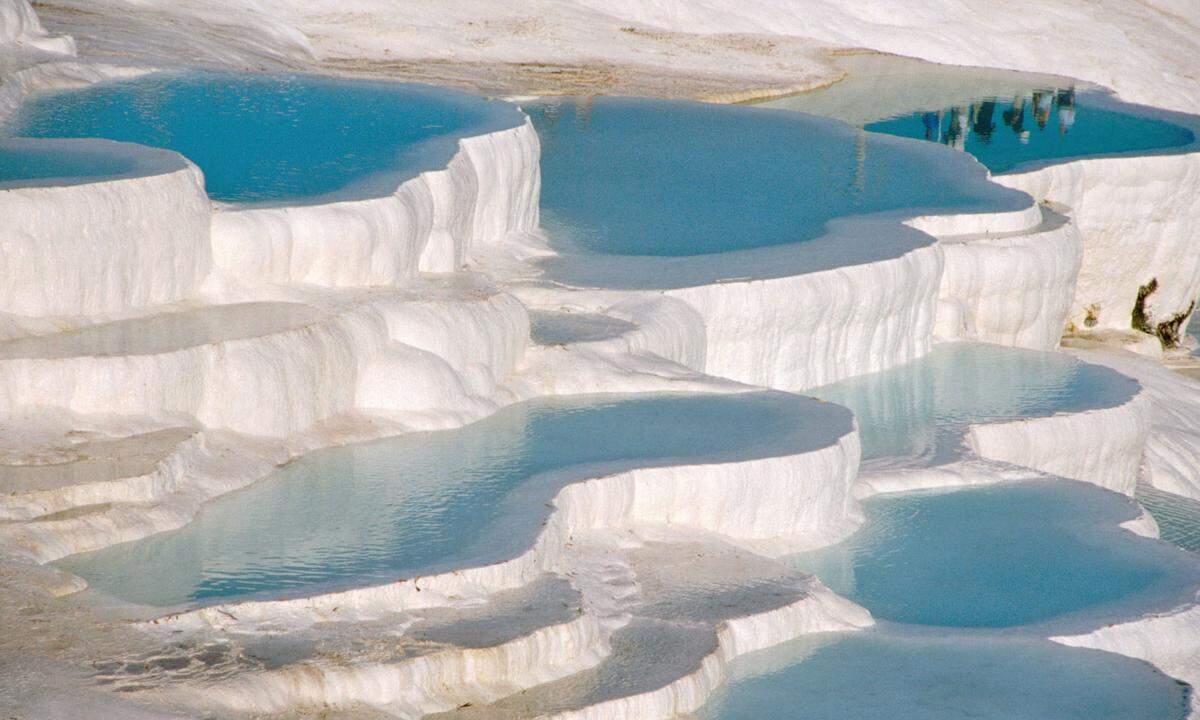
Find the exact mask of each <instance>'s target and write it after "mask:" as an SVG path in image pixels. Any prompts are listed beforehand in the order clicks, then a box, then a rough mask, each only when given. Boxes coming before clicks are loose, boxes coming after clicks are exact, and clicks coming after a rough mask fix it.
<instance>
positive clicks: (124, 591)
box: [59, 392, 851, 605]
mask: <svg viewBox="0 0 1200 720" xmlns="http://www.w3.org/2000/svg"><path fill="white" fill-rule="evenodd" d="M850 428H851V416H850V413H849V411H847V410H846V409H844V408H840V407H837V406H834V405H830V404H828V403H821V402H819V401H816V400H812V399H810V398H802V397H798V396H795V395H788V394H785V393H775V392H763V393H753V394H741V395H681V394H667V395H653V394H651V395H638V396H620V395H607V396H583V397H570V398H558V399H547V400H538V401H533V402H528V403H522V404H519V405H515V406H512V407H509V408H506V409H504V410H501V411H499V412H498V413H496V414H495V415H493V416H491V417H489V418H487V419H485V420H482V421H480V422H477V423H475V424H473V425H469V426H467V427H464V428H461V429H458V430H452V431H444V432H433V433H417V434H412V435H407V436H401V437H397V438H393V439H389V440H385V441H380V442H374V443H367V444H361V445H353V446H348V447H342V448H335V449H330V450H326V451H320V452H315V453H312V454H310V455H308V456H305V457H304V458H302V459H301V460H300V461H298V462H296V463H294V464H292V465H290V466H288V467H286V468H284V469H283V470H281V471H280V472H278V473H276V475H274V476H273V477H271V478H269V479H267V480H265V481H262V482H260V483H258V484H256V485H255V486H253V487H251V488H250V489H248V490H245V491H243V492H239V493H235V494H233V495H230V496H227V497H224V498H221V499H219V500H217V501H215V502H213V503H212V504H211V505H209V506H206V507H205V508H204V509H203V511H202V512H201V513H200V515H199V516H198V517H197V519H196V520H195V521H194V522H193V523H191V524H190V525H188V526H186V527H184V528H183V529H181V530H178V531H175V532H171V533H164V534H161V535H157V536H153V537H150V538H147V539H145V540H142V541H138V542H133V543H127V544H124V545H117V546H114V547H111V548H108V549H105V550H101V551H99V552H95V553H90V554H87V555H80V556H75V557H71V558H67V559H65V560H63V561H62V562H61V563H59V564H60V565H61V566H62V567H64V568H66V569H68V570H70V571H71V572H74V573H77V574H79V575H81V576H82V577H84V578H86V579H87V580H88V582H89V583H91V584H92V585H93V586H94V587H96V588H99V589H101V590H103V591H106V592H108V593H111V594H113V595H116V596H118V597H121V598H125V599H128V600H133V601H137V602H144V603H151V604H158V605H166V604H174V603H180V602H186V601H199V600H205V599H213V598H227V597H232V596H244V595H248V594H252V593H267V594H270V593H279V592H280V591H283V590H287V589H293V590H294V591H295V590H296V589H304V590H306V591H307V590H313V589H316V588H321V587H324V588H328V587H332V586H338V585H342V586H344V585H350V584H355V585H358V584H367V583H371V582H381V581H386V580H392V579H396V578H400V577H411V576H414V575H423V574H429V573H432V572H441V571H447V570H450V569H454V568H460V567H465V566H473V565H477V564H483V563H487V562H494V561H499V560H503V559H508V558H510V557H514V556H515V555H517V554H519V553H520V552H522V551H524V550H526V549H527V548H529V547H530V546H531V545H532V543H533V540H534V538H535V537H536V536H537V533H538V532H539V530H540V529H541V525H542V521H543V520H544V519H545V518H546V516H547V515H548V514H549V512H550V509H549V506H548V503H549V501H550V500H552V499H553V497H554V495H555V493H556V492H557V491H558V489H559V488H561V487H562V486H563V485H564V484H566V483H569V482H572V481H576V480H579V479H581V478H584V477H596V476H598V475H600V474H603V473H605V472H613V471H616V470H619V469H626V468H629V467H634V466H643V467H644V466H654V465H664V464H675V463H686V462H696V461H701V460H704V461H717V462H720V461H733V460H740V459H747V458H755V457H767V456H774V455H784V454H789V453H793V452H801V451H805V450H810V449H816V448H820V447H825V446H827V445H829V444H831V443H832V442H834V441H835V440H836V439H837V438H838V437H840V436H841V435H842V434H844V433H846V432H849V431H850Z"/></svg>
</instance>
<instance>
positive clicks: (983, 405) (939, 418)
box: [809, 343, 1138, 464]
mask: <svg viewBox="0 0 1200 720" xmlns="http://www.w3.org/2000/svg"><path fill="white" fill-rule="evenodd" d="M1137 391H1138V384H1137V382H1136V381H1134V380H1131V379H1130V378H1127V377H1125V376H1124V375H1121V374H1120V373H1118V372H1116V371H1114V370H1110V369H1108V368H1105V367H1100V366H1098V365H1089V364H1087V363H1083V362H1080V361H1079V360H1076V359H1075V358H1073V357H1071V356H1070V355H1067V354H1065V353H1056V352H1039V351H1035V350H1021V349H1018V348H1008V347H1000V346H998V345H985V344H981V343H946V344H940V345H937V346H935V347H934V349H933V352H931V353H929V354H928V355H926V356H925V357H923V358H920V359H918V360H915V361H913V362H910V363H906V364H904V365H901V366H898V367H895V368H892V369H890V370H885V371H883V372H879V373H873V374H870V375H863V376H859V377H856V378H851V379H849V380H844V381H842V382H839V383H835V384H832V385H826V386H824V387H820V388H816V389H814V390H811V391H809V392H810V393H811V394H812V395H815V396H817V397H820V398H822V399H825V400H829V401H830V402H835V403H840V404H842V405H845V406H847V407H849V408H850V409H852V410H853V411H854V414H855V417H856V418H857V419H858V426H859V432H860V435H861V438H862V447H863V458H864V460H868V461H883V460H885V459H886V461H887V462H888V463H892V464H914V463H915V464H933V463H940V462H945V461H949V460H953V459H955V458H957V457H959V456H960V455H961V453H962V438H963V434H964V433H965V432H966V430H967V428H968V427H969V426H970V425H971V424H972V423H980V422H1000V421H1005V420H1015V419H1017V418H1023V417H1037V416H1044V415H1051V414H1053V413H1056V412H1082V411H1084V410H1092V409H1095V408H1098V407H1112V406H1114V405H1119V404H1121V403H1123V402H1126V401H1127V400H1128V399H1129V398H1130V397H1132V396H1133V395H1134V394H1136V393H1137Z"/></svg>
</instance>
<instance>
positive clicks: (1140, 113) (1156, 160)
mask: <svg viewBox="0 0 1200 720" xmlns="http://www.w3.org/2000/svg"><path fill="white" fill-rule="evenodd" d="M1080 102H1087V103H1089V104H1091V105H1093V106H1095V107H1098V108H1104V109H1113V110H1119V111H1120V112H1123V113H1127V114H1130V115H1133V116H1135V117H1146V118H1151V119H1155V120H1162V121H1165V122H1169V123H1172V124H1174V125H1177V126H1179V127H1183V128H1186V129H1188V130H1189V131H1190V132H1191V134H1192V137H1193V141H1192V143H1191V144H1189V145H1186V146H1183V147H1179V148H1173V149H1169V150H1163V151H1159V152H1144V153H1125V154H1120V153H1118V154H1112V155H1108V156H1099V157H1088V158H1081V159H1075V160H1069V161H1066V162H1060V161H1047V162H1045V163H1036V164H1032V165H1022V166H1018V167H1017V168H1014V169H1013V170H1012V171H1010V172H1006V173H1003V174H1000V175H997V176H996V178H995V179H996V181H997V182H999V183H1001V184H1003V185H1007V186H1009V187H1013V188H1017V189H1020V190H1023V191H1025V192H1028V193H1030V194H1031V195H1033V196H1034V197H1037V198H1042V199H1047V200H1050V201H1053V202H1057V203H1061V204H1063V205H1065V206H1067V207H1069V208H1071V212H1070V214H1071V218H1072V220H1073V222H1074V223H1075V225H1076V226H1077V227H1078V231H1079V235H1080V237H1081V239H1082V241H1083V253H1082V260H1081V263H1080V269H1079V274H1078V280H1077V283H1076V288H1075V297H1074V300H1073V301H1072V305H1071V311H1070V314H1069V315H1068V329H1072V328H1074V329H1079V330H1087V329H1089V328H1094V329H1100V330H1104V329H1112V330H1117V329H1129V328H1130V326H1131V325H1133V326H1134V327H1135V328H1137V329H1144V330H1145V331H1148V332H1152V333H1156V334H1157V335H1158V336H1159V337H1160V339H1161V340H1162V343H1163V345H1164V346H1170V345H1173V344H1175V343H1176V342H1178V335H1179V332H1180V328H1181V327H1182V326H1184V325H1186V324H1187V320H1188V318H1189V317H1190V316H1191V313H1192V311H1193V310H1194V307H1195V306H1194V301H1195V299H1196V297H1197V295H1200V259H1197V258H1196V257H1195V253H1193V252H1190V250H1191V248H1192V241H1193V239H1194V238H1193V234H1192V231H1191V228H1193V227H1194V226H1195V224H1196V222H1197V221H1198V220H1200V202H1198V201H1197V200H1196V197H1197V195H1198V194H1200V192H1198V190H1200V187H1198V186H1197V182H1200V181H1198V180H1197V178H1200V141H1198V140H1197V138H1200V118H1198V117H1197V116H1196V115H1189V114H1184V113H1178V112H1170V111H1166V110H1160V109H1157V108H1152V107H1148V106H1132V105H1129V104H1126V103H1121V102H1119V101H1117V100H1116V99H1114V98H1113V97H1112V96H1110V95H1108V94H1105V93H1087V94H1086V95H1083V96H1082V99H1081V100H1080ZM1138 315H1140V316H1141V319H1140V320H1139V318H1138V317H1137V316H1138ZM1139 325H1140V327H1139Z"/></svg>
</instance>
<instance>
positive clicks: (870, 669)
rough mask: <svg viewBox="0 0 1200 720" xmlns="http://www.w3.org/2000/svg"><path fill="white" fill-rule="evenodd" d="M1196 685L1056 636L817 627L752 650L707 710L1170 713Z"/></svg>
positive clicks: (1026, 716) (896, 714)
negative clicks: (818, 631)
mask: <svg viewBox="0 0 1200 720" xmlns="http://www.w3.org/2000/svg"><path fill="white" fill-rule="evenodd" d="M1188 693H1189V690H1188V688H1187V687H1186V686H1185V685H1183V684H1182V683H1179V682H1177V681H1175V680H1174V679H1172V678H1169V677H1167V676H1166V675H1163V674H1162V673H1161V672H1159V671H1157V670H1156V669H1154V668H1153V667H1152V666H1150V665H1149V664H1147V663H1144V662H1141V661H1138V660H1133V659H1130V658H1126V657H1122V656H1120V655H1113V654H1110V653H1103V652H1099V651H1095V650H1082V649H1078V648H1068V647H1064V646H1061V645H1058V644H1055V643H1052V642H1049V641H1047V640H1035V639H1018V638H999V637H983V638H980V637H964V638H955V637H940V638H933V637H906V636H904V635H902V634H896V633H887V632H881V631H879V630H871V631H867V632H864V633H857V634H853V635H846V634H836V635H818V636H811V637H808V638H803V639H801V640H798V641H794V642H791V643H788V644H785V645H782V646H780V647H777V648H773V649H770V650H766V651H763V652H760V653H755V654H753V655H749V656H746V657H745V658H743V659H740V660H738V662H737V663H736V664H735V665H734V674H733V678H732V682H731V683H730V684H729V685H727V686H726V687H725V688H723V689H722V690H721V691H719V693H718V694H717V695H716V696H715V697H714V699H713V701H712V702H710V703H709V704H708V705H707V706H706V707H705V709H704V710H703V712H702V713H701V716H702V717H703V718H706V719H707V720H769V719H771V718H785V717H786V718H789V719H791V720H876V719H877V718H890V719H891V720H963V718H973V719H975V720H1018V719H1019V720H1046V719H1049V718H1054V720H1170V719H1171V718H1176V719H1181V718H1185V717H1187V708H1188V698H1189V694H1188Z"/></svg>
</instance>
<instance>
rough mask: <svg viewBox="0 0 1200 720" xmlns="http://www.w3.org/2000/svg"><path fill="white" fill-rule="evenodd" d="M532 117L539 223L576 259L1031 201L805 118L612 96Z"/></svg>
mask: <svg viewBox="0 0 1200 720" xmlns="http://www.w3.org/2000/svg"><path fill="white" fill-rule="evenodd" d="M525 109H526V111H527V112H528V113H529V116H530V117H531V118H532V120H533V123H534V126H535V127H536V128H537V131H538V135H539V137H540V139H541V142H542V165H541V167H542V179H543V183H542V209H543V211H544V222H543V224H544V225H545V227H546V229H547V232H548V234H549V236H550V239H551V242H552V243H553V244H554V245H555V246H557V247H558V248H560V249H563V250H569V251H571V252H581V253H589V254H599V255H618V256H656V257H660V258H665V257H688V256H696V255H708V254H713V253H724V252H730V251H736V250H746V249H751V248H762V247H771V246H781V245H788V244H797V243H803V242H806V241H811V240H813V239H816V238H818V237H820V236H822V235H824V234H826V232H827V227H826V225H827V223H828V222H829V221H831V220H834V219H837V218H842V217H846V216H851V215H864V214H871V213H881V212H899V213H901V214H906V213H907V214H914V215H915V214H922V212H951V211H962V212H967V211H972V210H974V211H980V210H985V209H987V210H996V209H1017V208H1022V207H1026V206H1027V205H1028V203H1029V200H1028V198H1026V196H1024V195H1022V194H1020V193H1015V192H1012V191H1009V190H1006V189H1004V188H1000V187H998V186H996V185H992V184H990V183H989V182H987V180H986V178H985V177H984V174H983V173H982V172H980V171H979V170H978V168H976V167H974V163H964V162H962V161H961V160H959V159H958V158H956V157H955V156H953V155H946V154H943V153H930V152H928V151H927V149H926V148H924V147H921V146H919V145H913V144H911V143H903V142H896V141H894V140H891V139H889V138H886V137H883V136H881V135H871V134H867V133H863V132H861V131H858V130H854V129H852V128H849V127H847V126H845V125H842V124H840V123H836V122H832V121H829V120H823V119H819V118H812V117H807V116H802V115H798V114H796V113H788V112H781V111H776V110H764V109H760V108H750V107H730V106H716V105H710V104H702V103H688V102H671V101H663V100H647V99H634V98H604V97H601V98H587V99H585V98H577V99H570V98H569V99H547V100H543V101H539V102H536V103H533V104H531V105H529V106H527V107H526V108H525ZM912 209H920V211H917V210H912ZM908 232H909V234H912V235H917V236H919V233H915V232H912V231H908ZM896 233H897V234H898V235H905V231H904V230H902V229H900V228H899V227H897V229H896ZM864 244H868V243H864ZM909 247H911V245H910V246H909ZM906 249H907V248H906ZM876 252H877V253H885V254H886V253H889V252H891V253H895V252H900V251H897V250H893V249H889V248H888V247H887V246H886V245H884V246H883V247H881V248H880V249H877V250H876ZM852 255H853V253H851V256H852Z"/></svg>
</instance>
